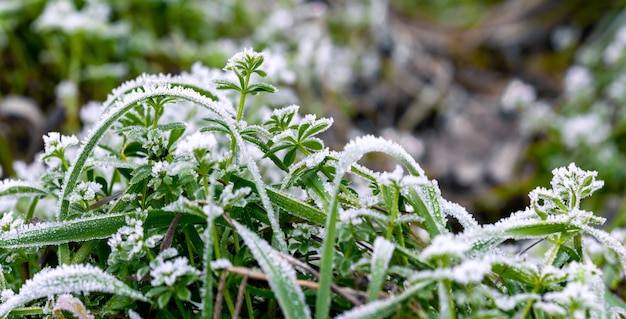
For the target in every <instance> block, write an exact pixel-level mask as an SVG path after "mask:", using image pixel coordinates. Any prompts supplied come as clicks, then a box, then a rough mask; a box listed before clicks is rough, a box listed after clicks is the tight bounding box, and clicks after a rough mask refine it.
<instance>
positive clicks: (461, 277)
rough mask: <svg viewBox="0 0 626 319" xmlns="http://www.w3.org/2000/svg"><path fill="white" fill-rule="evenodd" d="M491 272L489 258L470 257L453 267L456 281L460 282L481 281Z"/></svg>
mask: <svg viewBox="0 0 626 319" xmlns="http://www.w3.org/2000/svg"><path fill="white" fill-rule="evenodd" d="M490 272H491V263H490V262H489V261H488V260H479V259H470V260H466V261H464V262H462V263H461V264H460V265H458V266H456V267H454V268H452V275H453V278H454V281H456V282H458V283H460V284H468V283H479V282H481V281H482V280H483V278H484V277H485V275H487V274H489V273H490Z"/></svg>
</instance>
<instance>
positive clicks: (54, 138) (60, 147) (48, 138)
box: [43, 132, 78, 156]
mask: <svg viewBox="0 0 626 319" xmlns="http://www.w3.org/2000/svg"><path fill="white" fill-rule="evenodd" d="M43 143H44V156H46V155H47V156H50V155H52V154H53V153H55V152H59V151H60V152H64V151H65V149H67V148H68V147H70V146H73V145H77V144H78V138H77V137H76V136H74V135H72V136H65V135H61V133H59V132H50V133H48V135H44V136H43Z"/></svg>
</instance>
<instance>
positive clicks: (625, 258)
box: [576, 224, 626, 271]
mask: <svg viewBox="0 0 626 319" xmlns="http://www.w3.org/2000/svg"><path fill="white" fill-rule="evenodd" d="M576 226H578V227H579V228H580V229H581V230H582V231H584V232H586V233H587V234H589V235H591V236H593V237H595V238H596V239H597V240H598V241H599V242H601V243H603V244H604V245H605V246H606V247H607V248H609V249H611V250H613V251H614V252H615V253H616V254H617V256H618V257H619V259H620V262H621V264H622V270H624V271H626V248H624V244H622V243H621V242H620V241H619V240H617V239H616V238H615V237H613V236H611V235H609V233H607V232H605V231H603V230H600V229H596V228H593V227H590V226H588V225H586V224H577V225H576Z"/></svg>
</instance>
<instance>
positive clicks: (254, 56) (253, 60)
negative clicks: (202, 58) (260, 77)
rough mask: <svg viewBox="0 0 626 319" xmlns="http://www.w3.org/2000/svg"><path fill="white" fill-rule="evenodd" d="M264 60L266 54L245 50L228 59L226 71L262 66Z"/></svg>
mask: <svg viewBox="0 0 626 319" xmlns="http://www.w3.org/2000/svg"><path fill="white" fill-rule="evenodd" d="M264 59H265V53H263V52H256V51H254V50H252V48H245V49H244V50H243V51H241V52H237V53H236V54H235V55H233V56H232V57H230V58H229V59H228V62H227V63H226V66H225V67H224V71H233V70H239V69H244V68H245V67H246V66H247V65H260V64H261V63H263V60H264Z"/></svg>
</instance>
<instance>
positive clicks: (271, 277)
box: [233, 221, 311, 318]
mask: <svg viewBox="0 0 626 319" xmlns="http://www.w3.org/2000/svg"><path fill="white" fill-rule="evenodd" d="M233 224H234V226H235V228H236V230H237V232H238V233H239V235H240V236H241V238H242V239H243V240H244V242H245V243H246V246H248V248H249V249H250V252H252V255H253V256H254V259H255V260H256V261H257V262H258V263H259V265H260V266H261V268H262V269H263V272H264V273H265V274H266V275H267V281H268V283H269V285H270V287H271V288H272V292H274V295H275V296H276V298H277V300H278V304H279V305H280V307H281V309H282V311H283V314H284V315H285V317H287V318H310V317H311V311H310V309H309V307H308V305H307V304H306V302H305V300H304V293H303V292H302V289H301V288H300V286H298V285H297V284H296V272H295V270H294V269H293V267H291V265H290V264H288V263H287V262H286V261H285V260H284V259H283V258H282V257H281V256H280V255H279V254H278V253H277V251H276V250H274V249H273V248H272V247H271V246H270V245H269V244H268V243H267V242H266V241H265V240H263V239H262V238H260V237H259V236H258V235H257V234H255V233H254V232H252V231H250V230H249V229H248V228H246V227H245V226H243V225H241V224H239V223H238V222H236V221H233Z"/></svg>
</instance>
